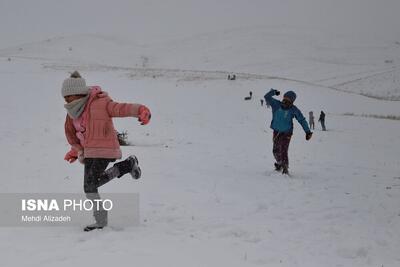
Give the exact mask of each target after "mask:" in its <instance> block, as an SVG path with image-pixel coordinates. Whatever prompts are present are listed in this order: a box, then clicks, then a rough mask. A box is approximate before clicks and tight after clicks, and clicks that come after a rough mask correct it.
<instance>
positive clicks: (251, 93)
mask: <svg viewBox="0 0 400 267" xmlns="http://www.w3.org/2000/svg"><path fill="white" fill-rule="evenodd" d="M252 97H253V92H252V91H250V92H249V96H246V97H245V98H244V100H251V98H252Z"/></svg>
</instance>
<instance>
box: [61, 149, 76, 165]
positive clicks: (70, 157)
mask: <svg viewBox="0 0 400 267" xmlns="http://www.w3.org/2000/svg"><path fill="white" fill-rule="evenodd" d="M64 159H65V160H66V161H68V162H69V163H72V162H74V161H75V160H77V159H78V152H76V151H75V150H73V149H71V150H70V151H68V152H67V154H65V157H64Z"/></svg>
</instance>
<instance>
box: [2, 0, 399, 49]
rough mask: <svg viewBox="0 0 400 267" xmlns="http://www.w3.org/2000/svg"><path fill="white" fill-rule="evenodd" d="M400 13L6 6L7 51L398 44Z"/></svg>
mask: <svg viewBox="0 0 400 267" xmlns="http://www.w3.org/2000/svg"><path fill="white" fill-rule="evenodd" d="M399 10H400V1H398V0H248V1H245V0H243V1H239V0H230V1H229V0H219V1H211V0H203V1H197V0H186V1H185V0H137V1H129V0H115V1H107V0H88V1H78V0H69V1H63V2H60V1H52V0H37V1H29V0H17V1H12V0H0V32H1V33H2V38H1V40H2V41H1V45H0V47H1V48H4V47H6V46H9V45H13V44H17V43H21V42H31V41H38V40H42V39H44V38H49V37H54V36H63V35H71V34H79V33H96V34H105V35H109V34H114V35H119V36H124V37H126V38H129V39H136V40H140V41H141V42H143V43H144V42H150V41H152V40H163V38H168V37H186V36H189V35H192V34H197V33H204V32H212V31H218V30H222V29H229V28H238V27H247V26H259V25H265V26H287V27H298V28H301V27H304V28H307V29H311V30H312V29H315V30H319V31H326V32H331V33H334V34H341V33H343V34H351V35H356V36H357V35H360V36H362V35H364V36H371V37H374V38H380V37H382V38H386V39H390V40H397V39H400V30H399V27H398V25H400V16H399V15H398V11H399ZM140 41H139V43H140Z"/></svg>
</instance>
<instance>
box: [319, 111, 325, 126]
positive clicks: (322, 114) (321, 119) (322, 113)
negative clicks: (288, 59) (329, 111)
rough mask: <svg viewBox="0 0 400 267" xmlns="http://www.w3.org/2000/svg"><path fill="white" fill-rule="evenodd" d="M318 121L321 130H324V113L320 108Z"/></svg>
mask: <svg viewBox="0 0 400 267" xmlns="http://www.w3.org/2000/svg"><path fill="white" fill-rule="evenodd" d="M318 121H319V122H321V127H322V131H326V127H325V113H324V112H323V111H322V110H321V114H320V115H319V119H318Z"/></svg>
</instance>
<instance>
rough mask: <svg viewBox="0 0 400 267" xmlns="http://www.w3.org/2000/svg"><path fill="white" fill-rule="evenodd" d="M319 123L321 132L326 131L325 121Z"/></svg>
mask: <svg viewBox="0 0 400 267" xmlns="http://www.w3.org/2000/svg"><path fill="white" fill-rule="evenodd" d="M320 122H321V127H322V131H326V127H325V120H320Z"/></svg>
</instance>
